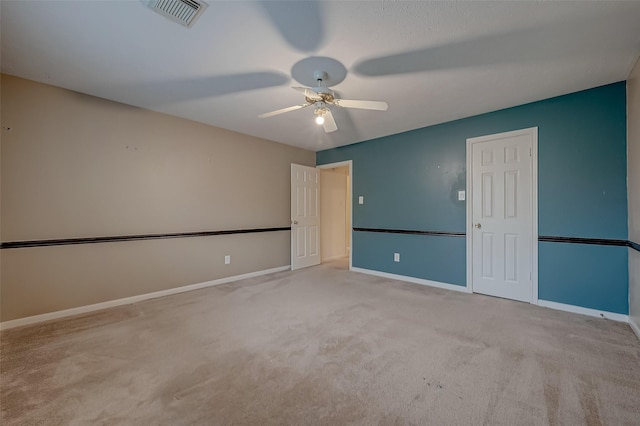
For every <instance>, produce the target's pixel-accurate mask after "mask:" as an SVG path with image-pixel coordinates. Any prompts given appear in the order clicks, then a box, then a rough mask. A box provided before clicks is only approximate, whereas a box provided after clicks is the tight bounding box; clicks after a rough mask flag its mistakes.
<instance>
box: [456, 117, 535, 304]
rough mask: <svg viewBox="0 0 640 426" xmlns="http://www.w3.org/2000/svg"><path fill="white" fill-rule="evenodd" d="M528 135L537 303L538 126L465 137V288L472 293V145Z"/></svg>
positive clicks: (533, 261)
mask: <svg viewBox="0 0 640 426" xmlns="http://www.w3.org/2000/svg"><path fill="white" fill-rule="evenodd" d="M522 135H528V136H529V137H530V138H531V192H530V193H531V203H530V206H531V211H530V214H531V216H530V217H531V259H530V260H531V287H532V289H531V293H532V294H531V302H530V303H531V304H533V305H537V304H538V128H537V127H529V128H526V129H520V130H514V131H511V132H503V133H496V134H492V135H486V136H478V137H474V138H468V139H467V189H466V199H467V201H466V202H467V216H466V219H467V226H466V230H467V238H466V239H467V289H468V290H469V292H470V293H473V269H472V268H473V227H472V226H473V225H472V223H471V218H472V208H473V158H472V157H471V155H472V150H471V148H472V145H473V144H475V143H479V142H485V141H488V140H493V139H496V138H508V137H513V136H522Z"/></svg>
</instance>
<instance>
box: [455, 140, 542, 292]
mask: <svg viewBox="0 0 640 426" xmlns="http://www.w3.org/2000/svg"><path fill="white" fill-rule="evenodd" d="M536 147H537V129H535V128H534V129H526V130H522V131H515V132H508V133H501V134H497V135H491V136H483V137H480V138H473V139H468V140H467V155H468V156H469V157H470V159H471V163H470V169H471V170H469V172H468V173H469V176H470V178H471V182H470V185H468V188H470V190H471V193H470V197H469V198H470V199H469V201H468V202H469V207H470V214H469V215H468V216H467V217H468V218H469V224H468V228H467V235H468V237H469V242H468V244H469V246H470V247H469V249H470V252H471V253H470V256H471V259H470V261H467V266H468V267H470V269H471V270H470V271H469V277H470V279H471V289H472V290H473V292H475V293H483V294H488V295H491V296H498V297H504V298H508V299H514V300H521V301H526V302H535V301H537V293H536V294H534V277H533V272H534V251H535V253H536V254H537V251H536V249H535V247H534V244H536V241H535V240H537V226H534V223H535V222H536V221H537V216H536V214H535V213H534V211H535V208H536V200H535V199H534V198H535V197H534V195H535V193H536V191H535V186H534V183H535V179H534V177H535V173H534V170H535V168H534V166H533V165H534V161H533V154H534V153H535V152H536V150H535V149H534V148H536ZM534 219H535V220H534ZM534 234H535V235H534ZM534 236H535V240H534ZM536 257H537V256H536ZM536 263H537V262H536ZM536 277H537V275H536ZM535 287H536V290H535V291H536V292H537V285H536V286H535Z"/></svg>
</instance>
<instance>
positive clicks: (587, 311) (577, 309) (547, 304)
mask: <svg viewBox="0 0 640 426" xmlns="http://www.w3.org/2000/svg"><path fill="white" fill-rule="evenodd" d="M538 306H542V307H544V308H551V309H556V310H558V311H566V312H573V313H575V314H582V315H588V316H590V317H597V318H606V319H610V320H613V321H620V322H626V323H628V322H629V315H624V314H617V313H615V312H608V311H600V310H598V309H591V308H583V307H581V306H575V305H565V304H564V303H557V302H551V301H549V300H538Z"/></svg>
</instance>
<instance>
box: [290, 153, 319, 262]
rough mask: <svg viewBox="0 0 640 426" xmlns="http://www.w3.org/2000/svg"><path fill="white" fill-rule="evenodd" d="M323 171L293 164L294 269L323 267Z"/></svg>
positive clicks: (292, 249) (292, 243) (292, 222)
mask: <svg viewBox="0 0 640 426" xmlns="http://www.w3.org/2000/svg"><path fill="white" fill-rule="evenodd" d="M319 188H320V172H319V170H318V169H316V168H314V167H307V166H301V165H299V164H292V165H291V269H292V270H295V269H300V268H306V267H307V266H312V265H318V264H320V205H319V202H320V194H319Z"/></svg>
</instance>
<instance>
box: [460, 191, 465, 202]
mask: <svg viewBox="0 0 640 426" xmlns="http://www.w3.org/2000/svg"><path fill="white" fill-rule="evenodd" d="M466 198H467V195H466V193H465V191H458V201H464V200H465V199H466Z"/></svg>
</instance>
